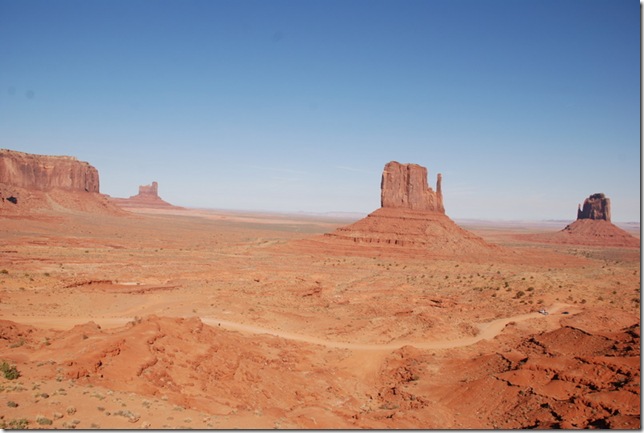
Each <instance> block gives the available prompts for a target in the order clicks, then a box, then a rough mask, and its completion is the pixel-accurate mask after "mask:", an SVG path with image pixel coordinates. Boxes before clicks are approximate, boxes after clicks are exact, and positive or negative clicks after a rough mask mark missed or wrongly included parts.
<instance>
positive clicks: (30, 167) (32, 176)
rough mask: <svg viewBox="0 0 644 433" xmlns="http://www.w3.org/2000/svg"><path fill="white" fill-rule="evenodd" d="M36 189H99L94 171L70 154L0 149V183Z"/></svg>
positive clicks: (96, 171) (84, 190)
mask: <svg viewBox="0 0 644 433" xmlns="http://www.w3.org/2000/svg"><path fill="white" fill-rule="evenodd" d="M3 183H4V184H7V185H12V186H14V187H19V188H25V189H30V190H38V191H49V190H52V189H62V190H66V191H82V192H99V181H98V170H96V168H94V167H92V166H91V165H90V164H89V163H87V162H84V161H79V160H78V159H76V158H74V157H73V156H47V155H34V154H30V153H24V152H17V151H14V150H8V149H0V184H3Z"/></svg>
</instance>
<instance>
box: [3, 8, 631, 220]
mask: <svg viewBox="0 0 644 433" xmlns="http://www.w3.org/2000/svg"><path fill="white" fill-rule="evenodd" d="M640 13H641V11H640V4H639V2H637V1H634V0H633V1H631V0H624V1H614V0H541V1H537V2H529V1H508V0H449V1H448V0H343V1H340V0H307V1H296V0H272V1H264V0H237V1H227V0H194V1H184V0H167V1H154V0H93V1H82V0H57V1H47V0H0V40H2V41H3V42H4V43H3V44H0V56H1V57H2V59H3V67H2V68H0V147H4V148H8V149H12V150H18V151H22V152H28V153H37V154H47V155H70V156H75V157H77V158H78V159H80V160H83V161H87V162H89V163H90V164H92V165H93V166H94V167H96V168H97V169H98V171H99V173H100V182H101V192H103V193H105V194H109V195H111V196H113V197H129V196H132V195H135V194H136V193H137V191H138V186H139V185H147V184H150V183H151V182H152V181H157V182H158V183H159V195H160V196H161V197H162V198H163V199H164V200H166V201H168V202H170V203H172V204H175V205H178V206H187V207H208V208H224V209H225V208H228V209H246V210H261V211H279V212H357V213H369V212H372V211H373V210H375V209H377V208H378V207H379V205H380V176H381V173H382V169H383V167H384V165H385V164H386V163H387V162H389V161H392V160H396V161H398V162H401V163H416V164H420V165H422V166H425V167H427V169H428V172H429V179H428V183H429V185H430V186H431V187H432V188H433V187H434V186H435V180H436V174H437V173H442V175H443V194H444V199H445V208H446V213H447V214H448V215H449V216H450V217H451V218H452V219H458V218H477V219H488V220H489V219H492V220H498V219H507V220H525V219H531V220H549V219H558V220H573V219H574V218H575V217H576V207H577V205H578V204H580V203H583V201H584V199H585V198H586V197H588V196H590V195H591V194H594V193H597V192H602V193H605V194H606V195H607V196H608V197H609V198H610V199H611V205H612V215H613V219H614V220H616V221H639V219H640V209H641V187H640V161H641V151H640V146H641V143H640V123H641V119H640V94H641V89H640Z"/></svg>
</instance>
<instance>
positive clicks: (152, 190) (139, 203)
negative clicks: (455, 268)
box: [110, 182, 183, 209]
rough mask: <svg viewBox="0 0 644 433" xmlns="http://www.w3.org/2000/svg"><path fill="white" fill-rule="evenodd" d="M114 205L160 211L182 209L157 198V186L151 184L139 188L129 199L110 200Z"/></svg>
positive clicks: (153, 183)
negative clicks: (161, 209) (162, 209)
mask: <svg viewBox="0 0 644 433" xmlns="http://www.w3.org/2000/svg"><path fill="white" fill-rule="evenodd" d="M110 200H111V201H112V202H113V203H115V204H116V205H118V206H120V207H122V208H129V209H135V208H146V209H156V208H158V209H160V208H164V209H165V208H175V209H183V208H181V207H179V206H173V205H171V204H170V203H168V202H167V201H165V200H163V199H161V197H159V184H158V183H157V182H152V184H151V185H141V186H139V193H138V194H137V195H133V196H131V197H130V198H115V197H114V198H110Z"/></svg>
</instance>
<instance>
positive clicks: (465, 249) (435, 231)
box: [325, 161, 500, 256]
mask: <svg viewBox="0 0 644 433" xmlns="http://www.w3.org/2000/svg"><path fill="white" fill-rule="evenodd" d="M441 182H442V177H441V175H440V174H438V175H437V179H436V190H433V189H432V188H430V187H429V186H428V184H427V169H426V168H425V167H422V166H420V165H417V164H401V163H399V162H396V161H392V162H389V163H387V164H386V165H385V168H384V171H383V173H382V181H381V194H380V196H381V207H380V209H377V210H376V211H374V212H372V213H371V214H369V215H368V216H367V217H366V218H363V219H361V220H359V221H357V222H355V223H353V224H351V225H348V226H346V227H341V228H339V229H337V230H336V231H335V232H333V233H327V234H325V237H326V238H327V239H328V240H329V241H337V242H342V243H353V244H369V245H372V246H385V247H405V249H407V250H409V249H416V250H418V249H420V250H423V251H425V252H430V253H435V254H437V255H447V256H453V255H469V254H475V253H481V252H489V251H491V250H496V249H499V248H500V247H498V246H496V245H491V244H488V243H487V242H485V241H484V240H483V239H482V238H480V237H479V236H476V235H475V234H473V233H471V232H469V231H467V230H465V229H463V228H461V227H459V226H458V225H457V224H456V223H455V222H454V221H452V220H451V219H450V218H449V217H448V216H447V215H445V208H444V205H443V194H442V188H441Z"/></svg>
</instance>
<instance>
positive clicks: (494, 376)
mask: <svg viewBox="0 0 644 433" xmlns="http://www.w3.org/2000/svg"><path fill="white" fill-rule="evenodd" d="M427 177H428V173H427V169H426V168H425V167H422V166H419V165H416V164H400V163H397V162H393V161H392V162H390V163H387V164H386V165H385V168H384V171H383V176H382V184H381V198H382V200H381V202H382V207H381V208H379V209H376V210H374V212H373V213H371V214H369V215H367V216H365V218H363V219H359V220H354V219H347V218H344V219H343V218H338V217H324V216H319V215H295V214H269V213H258V212H241V211H240V212H233V211H217V210H207V209H191V208H180V207H176V206H173V205H172V204H170V203H167V202H165V201H163V200H162V199H161V198H160V197H159V196H158V184H157V183H156V182H155V183H152V184H151V185H144V186H141V187H140V189H139V194H138V195H135V196H132V197H130V198H128V199H125V198H120V199H119V198H113V197H109V196H106V195H103V194H101V193H100V192H99V177H98V171H97V170H96V169H95V168H94V167H92V166H91V165H90V164H89V163H85V162H82V161H78V160H76V159H75V158H72V157H54V156H44V155H32V154H26V153H22V152H15V151H11V150H0V195H1V197H2V200H1V202H0V239H1V241H0V318H1V320H0V353H1V354H2V355H1V356H0V362H1V363H2V370H3V373H4V374H3V375H0V408H2V409H1V410H0V426H1V427H2V428H5V429H14V428H19V429H21V428H47V429H121V428H128V429H140V428H151V429H168V428H173V429H175V428H181V429H184V428H185V429H187V428H196V429H231V428H253V429H264V428H280V429H293V428H294V429H330V428H343V429H349V428H369V429H384V428H404V429H466V428H468V429H469V428H478V429H491V428H499V429H517V428H613V429H639V428H640V278H641V276H640V242H639V225H637V226H635V225H630V226H628V227H625V229H622V228H618V227H617V226H615V225H614V224H613V223H611V220H610V201H608V200H607V199H606V197H604V196H603V195H602V196H600V195H591V196H590V197H589V198H588V199H586V201H585V202H584V209H581V208H580V210H579V213H578V219H577V220H576V221H573V219H572V218H571V222H570V224H569V225H567V226H566V225H562V226H561V227H556V228H554V227H552V226H540V225H538V224H531V223H525V224H512V225H508V224H502V223H493V222H477V221H473V220H472V221H466V222H464V223H462V224H457V223H456V222H454V221H453V220H451V219H450V218H449V216H448V214H449V209H447V212H446V210H445V207H444V205H443V195H442V188H441V182H442V178H441V176H440V175H438V176H437V183H436V188H435V189H433V188H431V187H429V186H428V184H427ZM374 188H378V185H374ZM586 204H587V206H586ZM574 206H575V204H574V203H572V204H571V210H572V211H574ZM571 214H572V215H574V212H571ZM571 226H573V227H572V229H571V228H570V227H571ZM582 226H583V227H582ZM578 227H582V228H578ZM571 232H572V234H571Z"/></svg>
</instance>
